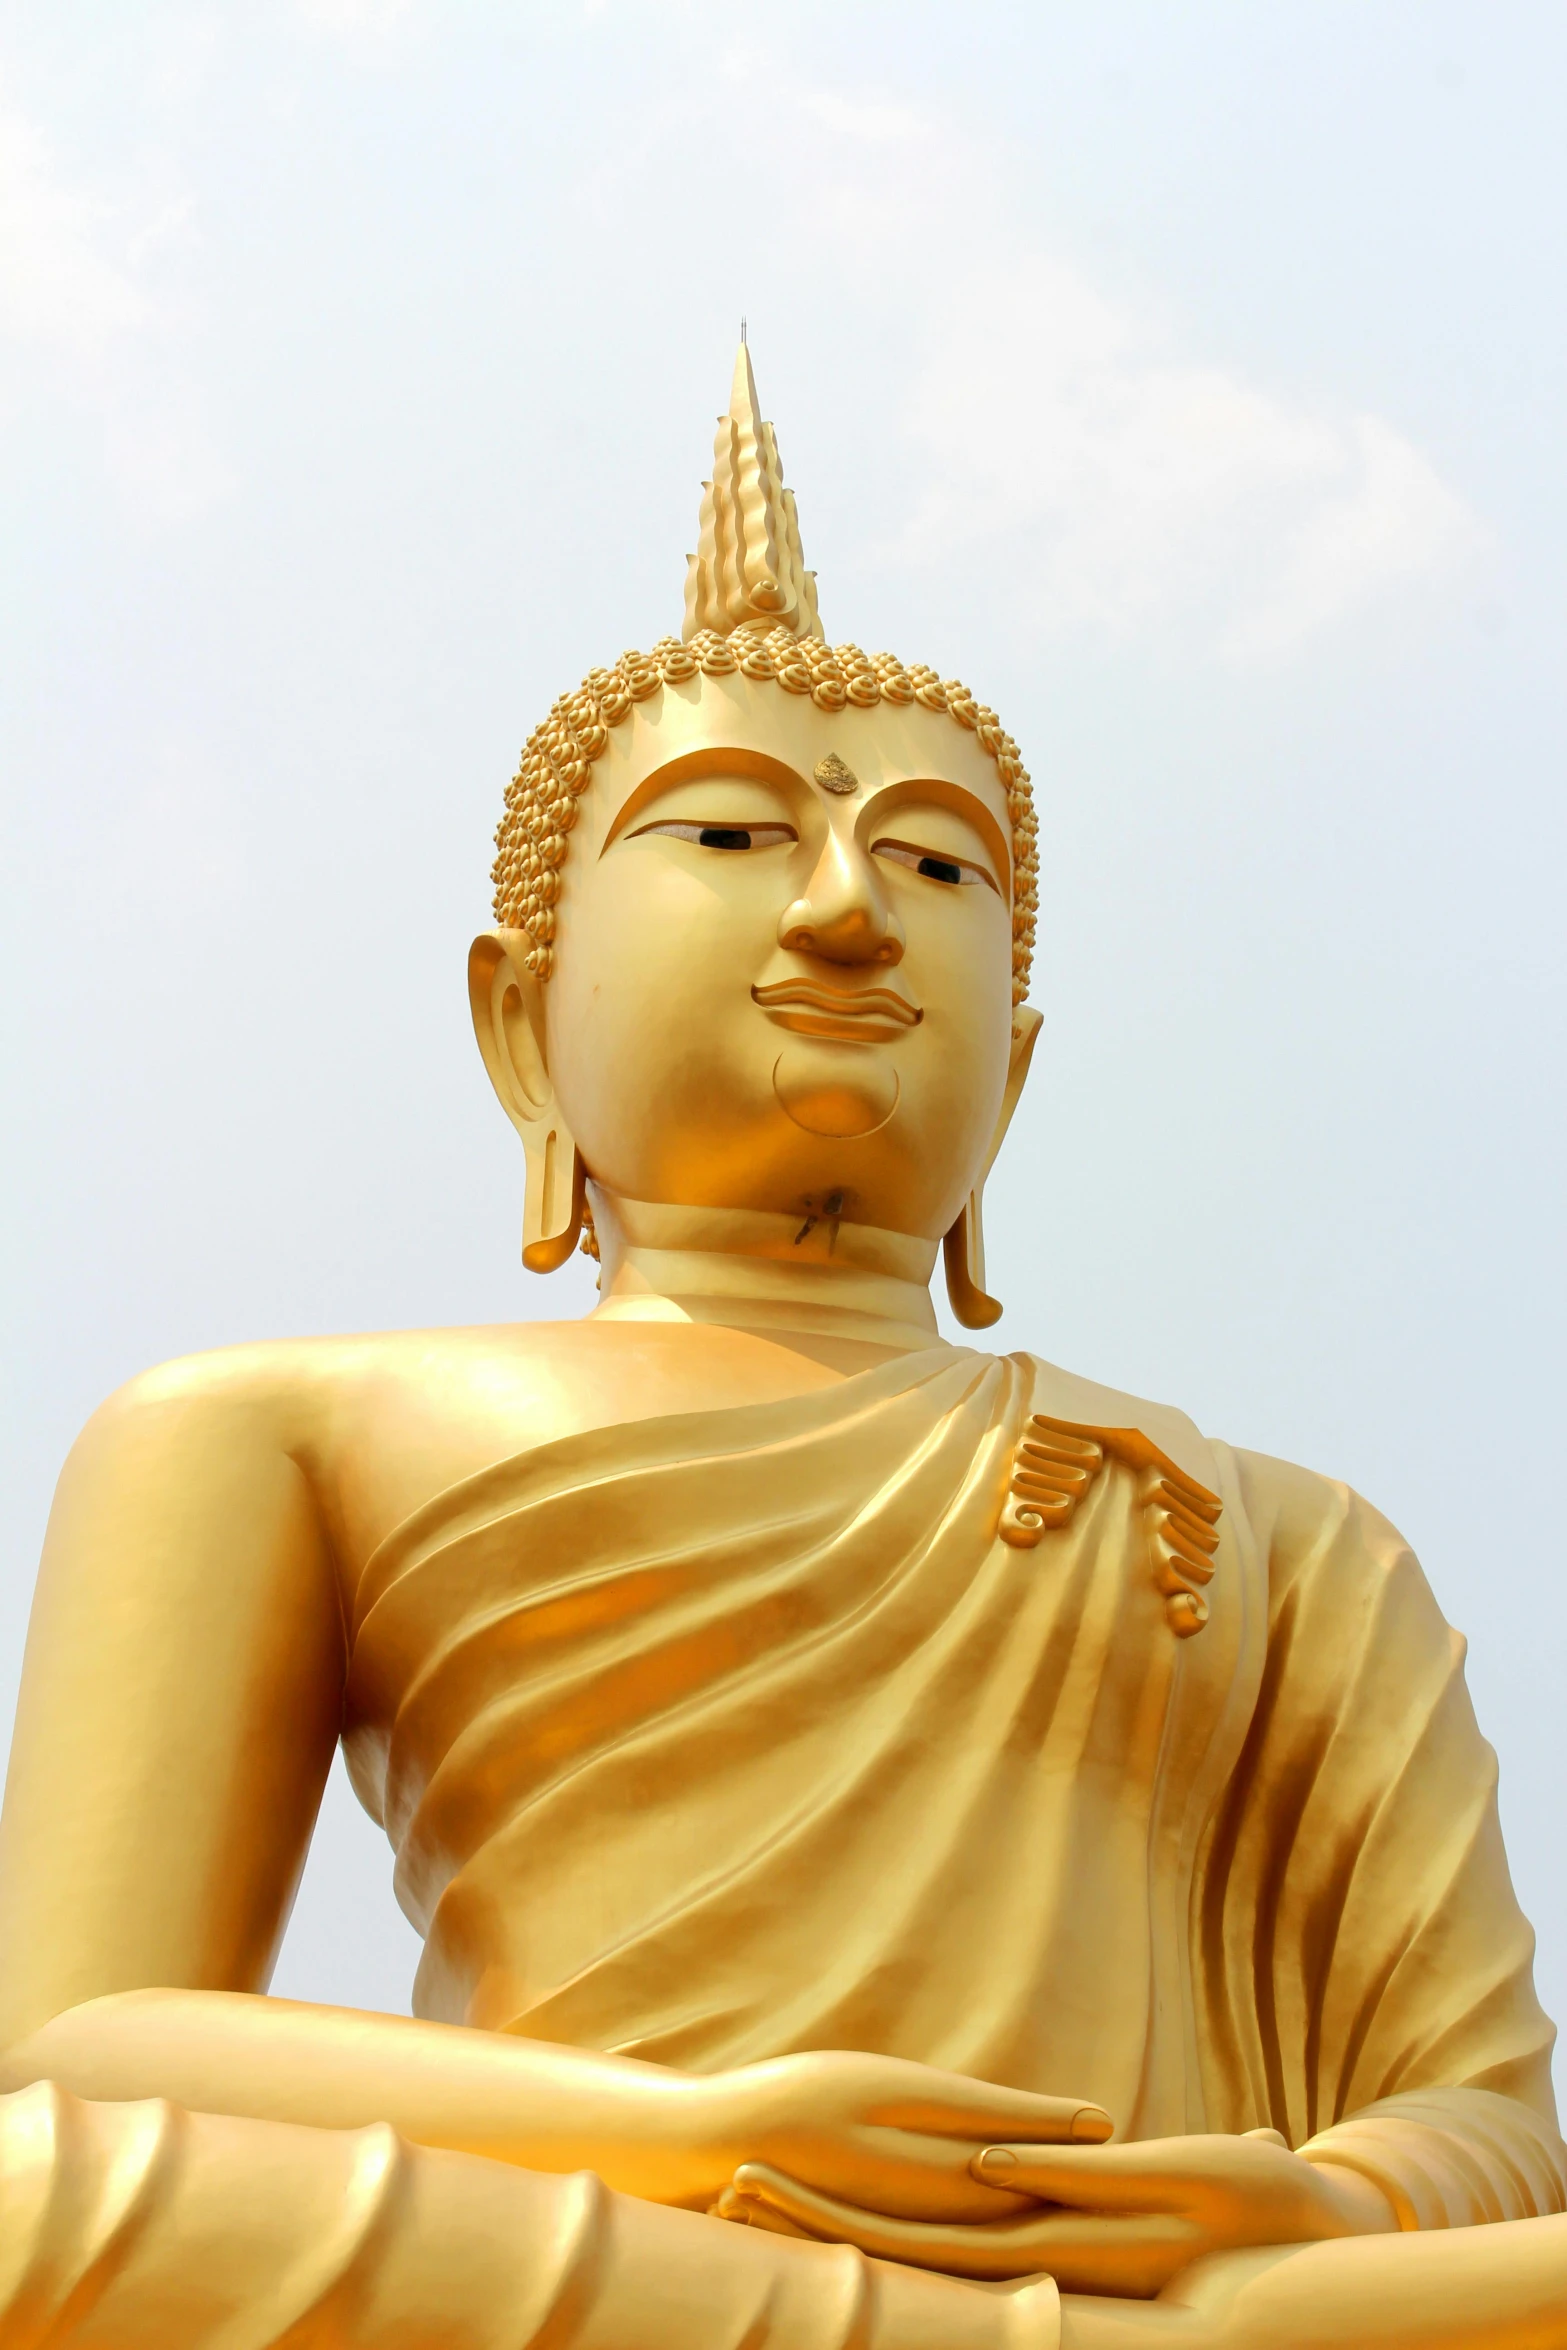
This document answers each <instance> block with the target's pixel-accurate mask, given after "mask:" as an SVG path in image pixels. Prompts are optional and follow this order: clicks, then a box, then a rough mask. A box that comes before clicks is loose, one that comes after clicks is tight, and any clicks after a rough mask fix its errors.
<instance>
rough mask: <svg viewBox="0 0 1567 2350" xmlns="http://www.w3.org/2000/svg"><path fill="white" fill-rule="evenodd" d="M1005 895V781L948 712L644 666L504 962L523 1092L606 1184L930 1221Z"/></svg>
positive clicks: (953, 1142) (961, 1179) (677, 1199)
mask: <svg viewBox="0 0 1567 2350" xmlns="http://www.w3.org/2000/svg"><path fill="white" fill-rule="evenodd" d="M1010 908H1011V859H1010V835H1009V828H1008V818H1007V807H1006V798H1005V793H1004V791H1003V789H1002V786H1001V783H1000V779H999V777H998V776H997V774H996V770H995V766H994V763H993V762H992V761H991V760H990V758H989V757H988V756H987V754H986V753H985V751H984V750H983V749H982V747H981V746H980V745H979V744H978V743H977V742H976V741H974V740H973V738H972V737H970V736H969V735H967V734H966V733H965V732H964V731H963V730H962V729H961V728H960V727H958V726H956V725H954V724H953V722H952V721H951V720H950V719H949V718H946V717H945V716H942V715H940V714H937V713H933V712H930V711H927V710H924V709H922V708H920V707H919V706H918V705H914V706H912V707H909V708H901V707H898V706H895V705H892V704H888V703H881V704H878V705H877V706H876V707H875V708H873V709H871V710H860V709H856V708H853V707H850V708H847V709H844V710H842V711H837V712H832V713H827V712H824V711H821V710H819V709H818V708H817V707H816V706H815V704H814V703H813V702H811V701H810V700H809V699H808V698H806V697H803V696H802V697H795V696H793V695H786V694H783V693H781V692H780V691H778V690H777V688H775V687H767V686H764V687H756V686H752V685H749V684H748V683H747V682H746V681H745V680H744V679H742V678H740V677H726V678H703V677H698V678H695V679H693V680H691V682H690V684H689V685H688V686H684V687H666V688H665V689H664V690H663V691H662V692H661V693H659V694H658V695H656V696H655V697H654V698H653V700H652V701H651V702H648V703H644V704H641V705H639V706H638V707H637V708H636V709H635V710H634V711H633V712H632V713H631V715H630V717H629V718H628V719H627V720H626V721H625V722H624V723H623V724H622V725H620V726H618V727H616V728H615V729H614V731H613V733H612V735H611V738H610V742H609V745H608V747H607V748H606V750H605V751H604V753H603V754H602V756H601V757H600V758H599V759H598V760H597V761H596V762H595V766H594V773H593V781H592V785H591V788H590V789H589V790H588V791H587V792H586V793H585V794H584V796H583V799H582V802H581V807H580V814H579V818H578V824H577V829H576V832H575V834H574V835H573V839H572V844H571V854H570V857H569V858H568V860H567V864H566V868H565V873H564V877H563V887H562V893H561V899H560V903H559V906H558V908H557V931H556V940H555V958H554V974H553V976H552V978H551V979H550V980H549V982H548V985H547V986H541V985H540V984H539V983H537V982H535V981H530V980H528V978H527V976H526V974H525V973H518V972H517V971H516V962H517V960H519V959H520V958H513V963H512V972H513V977H514V979H515V994H514V995H513V994H512V993H511V990H510V986H509V985H508V990H507V997H506V1000H507V1001H508V1002H509V1003H512V1004H513V1005H514V1007H515V1010H514V1013H513V1015H512V1025H513V1027H514V1028H517V1027H520V1025H521V1024H522V1021H523V1019H524V1018H526V1019H527V1021H528V1024H529V1025H530V1026H531V1029H532V1032H533V1038H534V1046H533V1048H532V1049H533V1050H535V1051H536V1054H537V1060H536V1062H535V1065H534V1074H533V1076H532V1078H531V1080H530V1082H529V1084H528V1086H527V1088H526V1090H527V1091H528V1092H529V1093H530V1094H531V1095H532V1096H533V1098H534V1099H537V1096H538V1085H539V1078H540V1076H541V1075H542V1076H544V1077H546V1078H547V1082H548V1084H549V1085H550V1087H551V1088H552V1090H553V1094H554V1097H555V1103H556V1105H557V1107H558V1112H559V1115H560V1118H561V1119H562V1120H563V1122H564V1125H565V1127H566V1128H567V1129H569V1132H570V1135H571V1136H572V1137H573V1138H574V1139H575V1141H576V1144H577V1146H578V1148H579V1150H580V1151H581V1153H582V1156H583V1159H584V1160H585V1162H586V1164H587V1167H588V1169H589V1171H590V1174H591V1177H592V1179H593V1181H594V1182H595V1183H597V1184H599V1185H602V1186H604V1187H606V1188H607V1189H608V1190H610V1191H611V1192H615V1193H618V1194H620V1195H622V1196H624V1197H628V1198H632V1199H641V1200H650V1201H659V1202H665V1203H671V1204H677V1205H686V1206H692V1207H725V1208H749V1209H762V1210H771V1211H774V1212H781V1213H786V1214H792V1213H794V1212H796V1211H798V1210H804V1211H806V1212H810V1211H811V1210H812V1209H813V1208H814V1209H816V1210H818V1211H819V1210H820V1209H821V1207H822V1204H823V1203H824V1202H831V1206H830V1208H829V1212H830V1213H832V1214H835V1215H840V1216H842V1217H843V1218H845V1219H847V1220H849V1221H851V1222H862V1223H867V1224H876V1225H880V1226H883V1227H885V1228H889V1229H892V1230H896V1231H901V1232H905V1233H909V1234H912V1235H915V1236H918V1237H921V1238H929V1239H936V1238H939V1236H940V1235H941V1234H942V1233H943V1232H944V1231H945V1230H946V1229H947V1227H948V1226H949V1225H950V1224H951V1223H952V1222H953V1220H954V1218H955V1217H956V1216H957V1214H958V1213H959V1211H960V1209H961V1207H962V1203H963V1201H964V1199H965V1197H966V1196H967V1194H968V1191H969V1189H970V1188H971V1186H972V1185H973V1184H974V1182H975V1181H976V1180H977V1178H978V1176H979V1174H980V1172H981V1171H982V1168H983V1166H984V1163H985V1161H986V1159H987V1158H988V1156H989V1152H990V1147H991V1144H992V1141H993V1139H994V1137H995V1134H996V1130H997V1121H998V1116H999V1113H1000V1110H1001V1105H1002V1100H1003V1095H1004V1093H1005V1091H1006V1088H1007V1080H1008V1073H1009V1067H1010V1065H1011V1063H1012V1061H1013V1058H1014V1054H1015V1052H1016V1051H1017V1050H1018V1049H1019V1041H1018V1040H1019V1036H1020V1035H1021V1033H1022V1031H1023V1030H1025V1029H1026V1027H1027V1023H1026V1022H1024V1023H1018V1024H1015V1023H1014V1020H1013V1016H1012V1007H1011V971H1012V932H1011V910H1010ZM1015 1025H1016V1028H1017V1031H1018V1033H1017V1034H1015ZM514 1057H515V1056H514ZM524 1057H526V1056H524ZM538 1062H542V1064H543V1067H542V1070H541V1069H539V1067H538V1065H537V1064H538ZM835 1195H836V1196H835Z"/></svg>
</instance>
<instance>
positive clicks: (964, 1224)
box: [943, 1004, 1042, 1330]
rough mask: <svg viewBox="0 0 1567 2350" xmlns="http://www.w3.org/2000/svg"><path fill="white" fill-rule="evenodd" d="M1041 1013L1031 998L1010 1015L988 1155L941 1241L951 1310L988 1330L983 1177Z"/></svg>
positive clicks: (1003, 1131) (996, 1306)
mask: <svg viewBox="0 0 1567 2350" xmlns="http://www.w3.org/2000/svg"><path fill="white" fill-rule="evenodd" d="M1041 1026H1042V1018H1041V1015H1040V1014H1039V1013H1038V1012H1036V1011H1035V1010H1034V1007H1033V1005H1032V1004H1020V1005H1019V1006H1018V1008H1017V1010H1016V1011H1015V1012H1014V1013H1013V1015H1012V1051H1011V1055H1010V1058H1009V1059H1008V1062H1007V1083H1006V1091H1005V1092H1004V1093H1003V1094H1002V1096H1001V1109H1000V1111H999V1113H998V1115H997V1118H996V1127H995V1132H994V1134H993V1135H992V1136H991V1141H990V1151H989V1155H988V1156H987V1158H986V1160H985V1164H984V1166H983V1167H982V1168H981V1169H980V1173H979V1179H978V1181H977V1182H976V1183H975V1185H974V1188H973V1190H972V1191H971V1192H970V1193H969V1195H968V1198H967V1199H966V1200H965V1201H964V1203H963V1213H962V1215H961V1216H959V1218H958V1220H957V1222H956V1223H955V1224H954V1225H953V1227H952V1229H951V1231H950V1232H949V1233H948V1234H947V1236H946V1239H945V1242H944V1243H943V1253H944V1256H945V1259H946V1273H947V1296H948V1298H949V1300H950V1301H951V1305H952V1311H953V1313H954V1314H955V1315H956V1316H957V1318H958V1320H959V1321H960V1322H961V1323H962V1324H963V1327H964V1328H965V1330H988V1329H989V1327H990V1325H991V1323H992V1322H999V1321H1000V1319H1001V1303H1000V1300H999V1299H998V1298H994V1297H991V1296H990V1294H989V1293H988V1291H987V1290H986V1288H985V1222H984V1201H985V1177H986V1176H987V1175H988V1174H989V1173H990V1170H991V1168H992V1167H993V1166H994V1165H995V1163H996V1153H997V1151H999V1150H1000V1148H1001V1145H1002V1144H1003V1143H1004V1142H1005V1141H1006V1138H1007V1128H1008V1127H1009V1126H1010V1125H1011V1123H1012V1113H1013V1111H1014V1110H1015V1109H1016V1108H1017V1105H1018V1101H1019V1099H1020V1097H1021V1095H1022V1092H1023V1081H1024V1079H1025V1078H1026V1077H1027V1075H1028V1065H1029V1063H1030V1061H1032V1059H1033V1057H1034V1046H1035V1045H1036V1044H1037V1042H1038V1041H1039V1031H1040V1028H1041Z"/></svg>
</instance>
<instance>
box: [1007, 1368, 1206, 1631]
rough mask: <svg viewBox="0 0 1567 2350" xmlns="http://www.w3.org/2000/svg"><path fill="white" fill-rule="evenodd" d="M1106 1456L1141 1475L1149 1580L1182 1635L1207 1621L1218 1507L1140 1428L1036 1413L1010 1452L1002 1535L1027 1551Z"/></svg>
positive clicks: (1062, 1515)
mask: <svg viewBox="0 0 1567 2350" xmlns="http://www.w3.org/2000/svg"><path fill="white" fill-rule="evenodd" d="M1107 1455H1108V1456H1109V1457H1111V1458H1113V1459H1115V1460H1118V1461H1120V1462H1121V1463H1122V1464H1123V1466H1124V1467H1126V1468H1128V1469H1130V1470H1131V1471H1132V1472H1133V1474H1134V1476H1136V1477H1137V1479H1138V1480H1139V1493H1138V1505H1139V1507H1140V1508H1141V1510H1142V1513H1143V1522H1144V1525H1145V1527H1146V1530H1147V1535H1148V1552H1149V1569H1150V1573H1151V1576H1152V1580H1153V1585H1154V1588H1155V1590H1156V1591H1159V1592H1162V1593H1163V1595H1164V1615H1165V1621H1166V1623H1167V1624H1168V1625H1169V1627H1170V1629H1171V1631H1172V1632H1173V1633H1175V1635H1176V1637H1177V1638H1178V1639H1181V1640H1187V1639H1189V1638H1190V1637H1191V1635H1192V1634H1193V1633H1194V1632H1200V1631H1201V1630H1202V1628H1203V1626H1204V1624H1206V1622H1207V1621H1208V1603H1207V1601H1206V1600H1205V1599H1204V1597H1203V1595H1202V1586H1203V1585H1204V1584H1206V1583H1208V1582H1211V1580H1212V1578H1213V1558H1214V1552H1215V1551H1216V1550H1217V1549H1218V1547H1219V1534H1218V1526H1219V1519H1220V1517H1221V1516H1222V1515H1223V1506H1224V1505H1223V1504H1222V1502H1221V1501H1220V1500H1219V1497H1218V1495H1217V1494H1216V1493H1210V1492H1209V1491H1208V1488H1207V1486H1206V1485H1199V1484H1198V1482H1197V1480H1196V1478H1195V1477H1189V1476H1188V1475H1187V1474H1186V1471H1185V1470H1184V1469H1180V1468H1177V1467H1176V1464H1175V1463H1174V1461H1172V1460H1171V1459H1170V1457H1169V1455H1168V1454H1167V1453H1163V1452H1161V1451H1160V1450H1159V1447H1158V1446H1157V1445H1156V1444H1154V1443H1153V1442H1152V1441H1151V1440H1150V1439H1149V1438H1148V1437H1146V1436H1145V1435H1144V1434H1143V1432H1142V1430H1141V1429H1140V1428H1093V1427H1088V1426H1085V1425H1083V1424H1082V1423H1080V1422H1078V1421H1075V1420H1053V1419H1051V1418H1050V1417H1049V1416H1048V1415H1047V1414H1046V1413H1043V1412H1036V1413H1035V1414H1034V1416H1033V1418H1032V1419H1031V1420H1030V1421H1029V1423H1028V1425H1027V1427H1026V1428H1025V1429H1024V1431H1023V1433H1022V1435H1021V1437H1020V1438H1019V1439H1018V1442H1017V1445H1016V1447H1015V1449H1014V1451H1013V1455H1012V1469H1011V1476H1010V1479H1009V1482H1008V1486H1007V1496H1006V1500H1005V1502H1004V1503H1003V1504H1002V1510H1001V1525H1000V1529H999V1531H1000V1534H1001V1539H1002V1541H1003V1542H1010V1543H1011V1544H1012V1546H1013V1548H1014V1549H1016V1550H1032V1549H1033V1547H1034V1545H1035V1543H1036V1542H1038V1541H1039V1540H1040V1539H1041V1537H1042V1536H1043V1535H1045V1534H1046V1533H1048V1532H1050V1531H1051V1529H1052V1528H1054V1527H1057V1526H1065V1525H1067V1524H1068V1523H1069V1522H1070V1519H1071V1516H1072V1513H1073V1511H1074V1510H1075V1509H1076V1508H1077V1505H1078V1503H1079V1502H1080V1501H1081V1500H1082V1498H1083V1496H1084V1495H1085V1494H1086V1493H1087V1491H1088V1489H1089V1487H1090V1486H1091V1485H1092V1484H1093V1481H1094V1479H1095V1478H1096V1477H1097V1476H1098V1474H1099V1472H1100V1470H1101V1469H1102V1468H1103V1466H1104V1463H1105V1459H1106V1456H1107Z"/></svg>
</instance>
